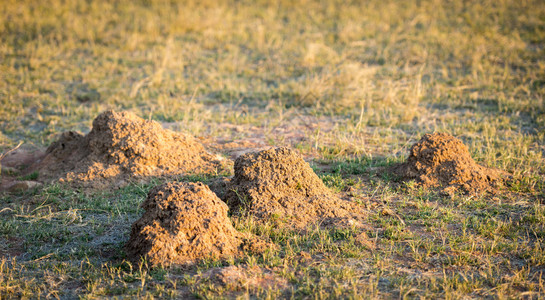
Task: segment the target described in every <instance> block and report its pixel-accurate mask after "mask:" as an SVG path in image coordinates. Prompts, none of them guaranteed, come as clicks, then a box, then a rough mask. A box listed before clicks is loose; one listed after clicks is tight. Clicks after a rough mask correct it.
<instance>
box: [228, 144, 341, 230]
mask: <svg viewBox="0 0 545 300" xmlns="http://www.w3.org/2000/svg"><path fill="white" fill-rule="evenodd" d="M228 185H229V186H228V192H227V193H226V196H225V198H226V202H227V203H228V205H229V206H230V207H231V208H232V209H233V210H234V211H238V212H247V213H250V214H252V215H254V216H256V217H257V218H258V219H260V220H269V221H271V220H276V221H280V222H281V223H285V224H286V225H288V226H292V227H296V228H302V227H305V226H306V225H307V224H308V223H310V222H316V221H322V222H323V223H322V224H324V225H328V224H331V223H337V222H338V221H340V220H343V219H346V218H351V210H352V205H351V203H349V202H347V201H344V200H341V199H339V198H337V197H335V196H334V195H333V194H332V193H331V192H330V190H329V189H328V188H327V187H326V186H325V185H324V184H323V182H322V181H321V180H320V178H318V176H317V175H316V174H315V173H314V171H313V170H312V169H311V168H310V166H309V165H308V163H306V162H305V161H304V160H303V158H302V157H301V156H300V155H299V154H297V153H296V152H295V151H292V150H290V149H288V148H275V149H269V150H263V151H260V152H255V153H247V154H244V155H241V156H240V157H238V158H237V159H236V161H235V176H234V178H233V179H232V180H231V182H230V183H229V184H228Z"/></svg>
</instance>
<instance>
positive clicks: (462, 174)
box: [396, 133, 506, 194]
mask: <svg viewBox="0 0 545 300" xmlns="http://www.w3.org/2000/svg"><path fill="white" fill-rule="evenodd" d="M396 172H397V173H398V175H399V176H401V177H402V178H403V179H405V180H416V181H417V182H418V183H419V184H420V185H421V186H422V187H425V188H441V189H443V191H444V192H446V193H448V194H453V193H455V192H457V191H462V192H465V193H475V192H484V191H489V192H494V191H495V190H496V189H497V188H498V187H500V186H501V185H502V183H503V179H502V177H504V176H505V175H506V174H505V172H502V171H499V170H495V169H491V168H486V167H483V166H480V165H478V164H477V163H475V161H474V160H473V159H472V158H471V156H470V154H469V151H468V148H467V147H466V146H465V145H464V144H463V143H462V141H461V140H459V139H457V138H455V137H453V136H451V135H449V134H446V133H434V134H425V135H424V136H423V137H422V139H420V141H418V142H417V143H416V144H414V145H413V146H412V147H411V150H410V155H409V158H408V160H407V162H406V163H404V164H402V165H401V166H399V167H398V168H397V170H396Z"/></svg>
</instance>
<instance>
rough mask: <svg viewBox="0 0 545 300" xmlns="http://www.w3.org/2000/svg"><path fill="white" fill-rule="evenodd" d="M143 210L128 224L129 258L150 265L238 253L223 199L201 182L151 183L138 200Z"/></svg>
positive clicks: (186, 261) (237, 240)
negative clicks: (145, 261)
mask: <svg viewBox="0 0 545 300" xmlns="http://www.w3.org/2000/svg"><path fill="white" fill-rule="evenodd" d="M142 208H144V209H145V210H146V211H145V213H144V215H143V216H142V218H140V219H139V220H138V221H136V222H135V223H134V224H133V225H132V230H131V236H130V239H129V241H128V243H127V245H126V250H127V253H128V255H129V258H130V259H131V260H132V261H134V262H138V260H139V259H140V257H145V258H146V259H147V261H148V262H149V263H150V264H151V265H165V266H168V265H171V264H174V263H175V264H186V263H191V262H193V261H195V260H198V259H203V258H210V257H213V258H225V257H232V256H235V255H237V254H238V253H239V246H240V245H241V243H242V241H241V239H239V236H240V234H239V232H238V231H236V229H235V228H234V227H233V225H232V224H231V220H230V219H229V218H228V216H227V210H228V208H227V205H226V204H225V203H224V202H223V201H221V200H220V199H219V198H218V197H217V196H216V194H214V192H212V191H211V190H210V189H209V188H208V186H206V185H204V184H202V183H185V182H174V183H166V184H163V185H160V186H157V187H155V188H154V189H153V190H151V191H150V193H149V194H148V197H147V199H146V200H145V201H144V202H143V203H142Z"/></svg>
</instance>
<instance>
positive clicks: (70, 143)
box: [32, 111, 220, 182]
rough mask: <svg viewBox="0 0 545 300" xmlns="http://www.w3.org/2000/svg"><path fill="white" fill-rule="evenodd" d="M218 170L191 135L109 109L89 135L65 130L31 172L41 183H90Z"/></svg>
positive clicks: (212, 157)
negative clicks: (35, 172) (34, 171)
mask: <svg viewBox="0 0 545 300" xmlns="http://www.w3.org/2000/svg"><path fill="white" fill-rule="evenodd" d="M219 167H220V163H219V161H217V158H216V157H215V156H213V155H211V154H208V153H207V152H206V151H205V149H204V147H203V146H202V145H201V144H200V143H199V142H198V141H197V140H195V139H194V138H193V137H191V136H188V135H185V134H182V133H177V132H173V131H170V130H167V129H163V128H162V127H161V125H160V124H159V123H157V122H154V121H147V120H144V119H142V118H139V117H138V116H136V115H134V114H132V113H129V112H120V113H117V112H114V111H106V112H104V113H102V114H100V115H99V116H98V117H97V118H96V119H95V120H94V121H93V128H92V130H91V132H89V134H87V135H86V136H83V135H81V134H79V133H77V132H73V131H70V132H65V133H63V134H62V135H61V137H60V139H59V140H58V141H56V142H54V143H53V144H51V145H50V146H49V148H48V149H47V151H46V155H45V157H44V158H43V159H42V160H41V161H40V162H39V163H37V164H36V165H34V166H33V167H32V168H33V169H35V170H38V171H39V173H40V179H42V180H43V179H53V180H57V179H60V180H61V181H80V182H85V181H92V180H96V179H111V178H113V177H119V178H122V177H127V176H164V175H179V174H184V173H189V172H200V173H208V172H214V171H216V170H217V168H219Z"/></svg>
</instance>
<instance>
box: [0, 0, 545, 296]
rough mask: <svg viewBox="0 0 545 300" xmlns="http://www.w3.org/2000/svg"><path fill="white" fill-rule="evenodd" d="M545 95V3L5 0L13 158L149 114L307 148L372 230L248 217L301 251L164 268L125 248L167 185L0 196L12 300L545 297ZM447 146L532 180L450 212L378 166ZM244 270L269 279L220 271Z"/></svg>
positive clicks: (212, 137)
mask: <svg viewBox="0 0 545 300" xmlns="http://www.w3.org/2000/svg"><path fill="white" fill-rule="evenodd" d="M544 95H545V4H543V2H542V1H537V0H536V1H520V0H502V1H492V0H490V1H486V0H482V1H467V2H466V1H440V0H436V1H416V0H414V1H389V0H371V1H352V2H348V1H310V0H309V1H301V2H300V3H296V1H282V0H279V1H217V2H216V1H154V0H141V1H84V0H77V1H61V0H52V1H47V2H46V1H31V0H26V1H15V0H7V1H1V2H0V150H1V151H2V152H5V151H8V150H9V149H11V148H13V147H15V146H16V145H17V144H18V143H19V142H20V141H24V144H23V146H22V147H23V148H25V147H26V148H27V149H30V148H43V147H46V146H47V145H48V144H49V143H51V142H52V141H54V140H55V138H56V137H57V136H58V134H59V133H61V132H63V131H67V130H78V131H81V132H84V133H85V132H88V131H89V129H90V126H91V122H92V120H93V119H94V117H96V116H97V115H98V114H99V113H100V112H102V111H105V110H107V109H115V110H118V111H121V110H128V111H132V112H135V113H136V114H138V115H139V116H141V117H143V118H149V119H153V120H156V121H159V122H161V123H163V124H164V126H165V127H168V128H172V129H173V130H177V131H184V132H188V133H191V134H193V135H195V136H197V137H199V138H200V139H201V140H202V141H203V142H204V143H205V144H206V145H208V147H209V148H210V149H211V150H216V151H219V152H222V153H223V154H224V155H226V156H229V155H236V153H237V151H242V150H244V148H245V147H262V146H281V145H282V146H291V147H293V148H296V149H298V150H299V151H300V152H301V153H302V154H303V155H305V157H306V158H308V161H309V162H310V164H311V166H313V168H314V169H315V171H316V173H317V174H318V175H319V176H320V178H322V180H323V181H324V182H325V183H326V185H327V186H328V187H330V188H331V189H332V190H333V191H334V192H336V193H338V194H339V196H341V197H345V198H350V199H353V200H354V201H359V202H361V205H365V207H366V208H367V209H368V211H369V214H368V218H367V221H368V224H367V225H368V229H367V230H364V231H363V232H362V231H361V230H356V229H354V230H350V229H342V230H341V229H324V228H320V227H319V226H316V227H312V228H309V229H308V230H307V231H304V232H299V231H290V230H286V229H279V228H275V227H274V226H267V225H256V224H255V222H254V221H253V220H252V218H251V217H243V216H232V219H233V221H234V224H235V225H236V227H237V228H238V229H239V230H242V231H250V232H254V233H256V234H259V235H261V236H264V237H268V238H270V239H271V240H272V241H273V242H274V243H276V244H277V245H279V246H280V247H279V249H278V250H277V251H271V252H268V253H266V254H263V255H248V256H246V257H244V258H241V259H233V260H228V261H218V260H208V261H202V262H200V263H199V264H197V265H196V266H194V267H190V268H176V267H175V268H170V269H161V268H159V269H157V268H156V269H148V268H146V267H145V266H131V265H130V264H128V263H127V262H126V261H125V257H124V255H125V253H124V250H123V245H124V243H125V242H126V241H127V239H128V235H129V230H130V225H131V224H132V222H134V221H135V220H136V219H137V218H138V217H139V216H140V215H141V213H142V211H141V209H139V208H138V205H139V204H140V203H141V202H142V201H143V199H144V198H145V196H146V194H147V192H148V191H149V189H150V188H152V187H153V186H155V185H156V184H158V183H160V182H162V181H164V179H161V178H152V179H149V181H148V182H134V183H131V184H130V185H128V186H126V187H123V188H121V189H119V190H92V189H91V190H79V189H75V188H71V187H69V186H63V185H61V184H58V183H51V184H46V185H44V186H43V187H42V188H40V189H35V190H29V191H26V192H22V193H16V194H2V195H1V196H0V233H1V234H0V254H1V256H2V258H1V259H0V297H2V298H3V297H7V298H9V297H14V296H18V297H38V296H41V297H51V298H55V297H58V298H73V297H78V296H80V297H83V298H102V297H120V298H123V297H126V298H132V297H135V296H139V297H146V298H153V297H160V298H163V297H184V296H194V297H202V298H222V297H227V298H230V297H243V298H244V297H247V296H250V297H258V298H275V297H278V296H282V297H294V298H320V299H321V298H338V297H343V298H405V297H409V298H412V297H415V298H416V297H424V298H430V299H435V298H449V299H452V298H474V297H491V298H528V299H533V298H545V283H544V281H545V275H544V274H543V272H544V271H545V244H544V239H545V203H544V202H545V160H544V157H545V100H544ZM436 131H439V132H447V133H450V134H452V135H454V136H456V137H458V138H460V139H462V140H463V141H464V143H465V144H466V145H467V146H468V147H469V149H470V151H471V154H472V156H473V158H474V159H475V160H476V161H477V162H479V163H480V164H483V165H487V166H490V167H495V168H499V169H503V170H506V171H508V172H510V173H511V174H512V176H513V180H512V182H511V184H510V185H509V186H508V188H506V189H505V190H503V191H502V192H501V193H499V194H496V195H472V196H469V195H456V196H454V197H452V198H449V197H444V196H441V195H440V194H439V193H437V192H436V191H433V190H424V189H421V188H418V186H417V185H415V184H414V183H411V182H409V183H400V182H398V181H397V180H396V178H393V177H392V176H389V175H388V174H386V173H383V172H379V171H377V170H380V168H379V167H383V166H389V165H391V164H393V163H396V162H400V161H403V160H404V159H405V158H406V157H407V153H408V150H409V148H410V145H411V144H412V143H414V142H416V141H418V140H419V139H420V137H421V136H422V135H423V134H425V133H431V132H436ZM226 145H231V146H230V147H227V146H226ZM233 145H234V146H233ZM237 145H238V146H237ZM226 175H229V174H221V176H226ZM218 176H220V175H218ZM180 179H183V180H192V181H205V182H208V181H209V180H211V178H209V177H206V176H202V175H199V174H196V175H192V176H187V177H184V178H180ZM362 236H364V238H363V239H362ZM231 265H235V266H239V268H240V269H247V270H255V269H260V270H263V272H262V273H263V274H267V276H265V275H263V276H262V277H259V278H257V279H256V278H252V275H248V274H254V277H255V276H261V275H255V274H260V273H259V272H253V271H248V272H247V273H248V274H246V275H244V274H245V273H244V272H242V273H244V274H242V273H241V274H242V275H240V278H239V279H240V280H238V279H237V280H234V281H230V282H227V283H223V284H220V283H218V282H216V281H214V280H211V279H210V278H211V277H210V276H207V274H210V272H211V271H210V270H216V269H217V268H220V267H226V266H231ZM214 268H216V269H214ZM256 282H257V283H256Z"/></svg>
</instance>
